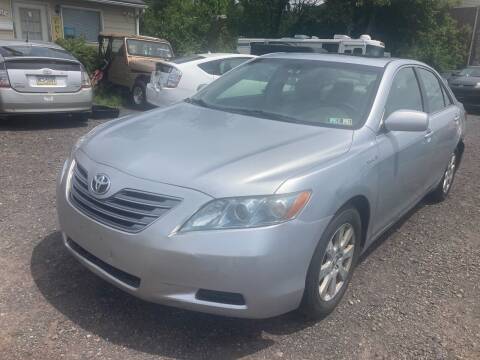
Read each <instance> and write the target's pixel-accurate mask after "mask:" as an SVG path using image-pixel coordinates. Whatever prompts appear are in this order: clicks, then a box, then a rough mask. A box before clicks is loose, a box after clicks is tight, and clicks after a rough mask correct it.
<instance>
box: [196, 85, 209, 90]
mask: <svg viewBox="0 0 480 360" xmlns="http://www.w3.org/2000/svg"><path fill="white" fill-rule="evenodd" d="M205 86H207V84H200V85H198V86H197V91H200V90H202V89H203V88H204V87H205Z"/></svg>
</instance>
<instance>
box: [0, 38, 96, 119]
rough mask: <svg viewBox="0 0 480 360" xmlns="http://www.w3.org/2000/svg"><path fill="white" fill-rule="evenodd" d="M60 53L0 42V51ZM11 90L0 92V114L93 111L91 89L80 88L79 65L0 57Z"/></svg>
mask: <svg viewBox="0 0 480 360" xmlns="http://www.w3.org/2000/svg"><path fill="white" fill-rule="evenodd" d="M2 46H5V47H15V46H19V47H25V46H29V47H33V48H42V47H44V48H49V49H55V50H63V51H65V50H64V49H63V48H62V47H60V46H58V45H56V44H53V43H43V42H29V43H25V42H21V41H6V40H4V41H0V47H2ZM0 63H1V64H0V65H1V66H2V69H5V70H6V72H7V75H8V79H9V82H10V86H11V87H2V88H0V113H4V114H21V113H55V112H85V111H90V110H91V107H92V98H93V94H92V89H91V87H87V88H82V87H81V85H82V84H81V82H82V74H81V64H80V62H79V61H77V60H75V59H74V58H73V57H72V59H67V58H58V57H48V56H0Z"/></svg>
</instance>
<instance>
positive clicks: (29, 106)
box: [0, 88, 92, 114]
mask: <svg viewBox="0 0 480 360" xmlns="http://www.w3.org/2000/svg"><path fill="white" fill-rule="evenodd" d="M91 108H92V89H91V88H88V89H81V90H80V91H77V92H75V93H40V94H39V93H21V92H18V91H15V90H13V89H11V88H3V89H0V113H3V114H25V113H30V114H36V113H64V112H83V111H90V110H91Z"/></svg>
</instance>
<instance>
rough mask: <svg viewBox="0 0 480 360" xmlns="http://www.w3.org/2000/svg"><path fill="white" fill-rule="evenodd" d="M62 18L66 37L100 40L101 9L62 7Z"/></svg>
mask: <svg viewBox="0 0 480 360" xmlns="http://www.w3.org/2000/svg"><path fill="white" fill-rule="evenodd" d="M62 20H63V34H64V36H65V39H71V38H79V37H83V38H84V39H85V40H86V41H91V42H97V41H98V34H99V33H100V30H101V20H100V12H99V11H95V10H86V9H77V8H70V7H62Z"/></svg>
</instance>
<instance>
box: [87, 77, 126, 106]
mask: <svg viewBox="0 0 480 360" xmlns="http://www.w3.org/2000/svg"><path fill="white" fill-rule="evenodd" d="M125 98H126V97H125V94H124V93H123V91H122V89H121V88H119V87H115V86H114V85H112V84H108V83H106V82H101V83H100V84H98V86H96V87H95V88H94V89H93V103H94V104H96V105H105V106H111V107H115V108H118V107H120V106H121V105H123V103H124V99H125Z"/></svg>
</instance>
